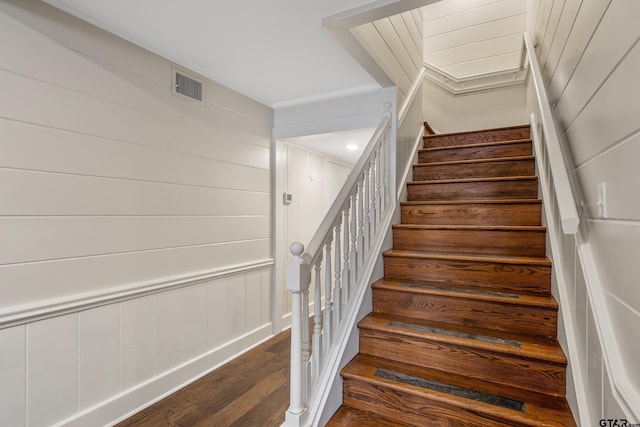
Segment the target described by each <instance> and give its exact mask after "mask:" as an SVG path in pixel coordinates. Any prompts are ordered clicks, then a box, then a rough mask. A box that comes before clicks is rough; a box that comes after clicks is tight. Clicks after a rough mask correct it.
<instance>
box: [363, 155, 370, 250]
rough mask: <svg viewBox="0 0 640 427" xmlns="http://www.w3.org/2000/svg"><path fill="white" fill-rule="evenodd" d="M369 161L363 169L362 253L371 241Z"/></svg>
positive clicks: (367, 248)
mask: <svg viewBox="0 0 640 427" xmlns="http://www.w3.org/2000/svg"><path fill="white" fill-rule="evenodd" d="M370 172H371V163H369V164H368V165H367V166H366V168H365V170H364V177H365V187H364V209H365V215H364V217H365V218H364V253H365V254H366V253H368V252H369V245H370V243H371V174H370Z"/></svg>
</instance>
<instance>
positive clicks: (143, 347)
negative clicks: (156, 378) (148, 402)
mask: <svg viewBox="0 0 640 427" xmlns="http://www.w3.org/2000/svg"><path fill="white" fill-rule="evenodd" d="M155 306H156V301H155V296H153V295H151V296H147V297H142V298H136V299H133V300H129V301H125V302H123V303H122V304H120V330H121V343H120V345H121V349H120V354H121V356H120V357H121V360H122V365H121V373H120V376H121V381H120V382H121V385H122V390H127V389H129V388H131V387H134V386H135V385H136V384H140V383H143V382H145V381H147V380H149V379H151V378H152V377H153V374H154V372H156V358H155V355H154V346H155V336H156V327H155V325H156V323H155Z"/></svg>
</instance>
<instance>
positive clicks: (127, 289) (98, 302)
mask: <svg viewBox="0 0 640 427" xmlns="http://www.w3.org/2000/svg"><path fill="white" fill-rule="evenodd" d="M273 264H274V260H273V258H266V259H261V260H257V261H252V262H248V263H243V264H234V265H230V266H225V267H222V268H216V269H213V270H207V271H199V272H196V273H191V274H185V275H181V276H172V277H168V278H163V279H159V280H150V281H146V282H140V283H134V284H130V285H126V286H120V287H116V288H111V289H106V290H101V291H97V292H90V293H86V294H76V295H71V296H68V297H63V298H58V299H52V300H46V301H42V302H37V303H33V304H27V305H22V306H16V307H11V308H8V309H5V310H2V311H0V329H4V328H8V327H11V326H18V325H23V324H26V323H30V322H35V321H38V320H43V319H47V318H50V317H54V316H60V315H63V314H68V313H73V312H77V311H81V310H87V309H89V308H93V307H99V306H103V305H108V304H113V303H117V302H122V301H126V300H130V299H134V298H139V297H143V296H146V295H151V294H155V293H159V292H166V291H169V290H172V289H178V288H183V287H186V286H191V285H195V284H198V283H201V282H206V281H209V280H212V279H216V278H220V277H224V276H229V275H232V274H237V273H242V272H248V271H252V270H257V269H261V268H265V267H269V266H272V265H273Z"/></svg>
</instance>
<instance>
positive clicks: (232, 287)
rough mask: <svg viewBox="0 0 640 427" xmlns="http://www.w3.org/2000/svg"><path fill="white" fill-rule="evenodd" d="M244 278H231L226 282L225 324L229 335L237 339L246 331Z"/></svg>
mask: <svg viewBox="0 0 640 427" xmlns="http://www.w3.org/2000/svg"><path fill="white" fill-rule="evenodd" d="M246 294H247V290H246V277H245V276H244V275H242V276H236V277H231V278H229V280H228V281H227V310H228V311H227V322H228V325H229V334H230V335H231V336H232V337H238V336H240V335H242V334H244V332H245V331H246V330H247V327H246V325H247V316H246V313H247V306H246V304H245V301H246Z"/></svg>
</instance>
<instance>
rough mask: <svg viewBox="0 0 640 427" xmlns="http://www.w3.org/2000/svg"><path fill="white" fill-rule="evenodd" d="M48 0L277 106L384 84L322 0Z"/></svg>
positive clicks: (254, 97) (177, 61) (258, 99)
mask: <svg viewBox="0 0 640 427" xmlns="http://www.w3.org/2000/svg"><path fill="white" fill-rule="evenodd" d="M44 1H46V2H47V3H49V4H51V5H52V6H55V7H57V8H60V9H62V10H64V11H66V12H68V13H70V14H72V15H75V16H77V17H79V18H81V19H83V20H85V21H88V22H90V23H92V24H94V25H96V26H98V27H101V28H103V29H105V30H107V31H109V32H111V33H114V34H116V35H118V36H120V37H122V38H124V39H126V40H129V41H131V42H133V43H135V44H137V45H139V46H142V47H144V48H146V49H148V50H150V51H152V52H155V53H157V54H159V55H161V56H163V57H165V58H168V59H170V60H172V61H174V62H176V63H178V64H181V65H183V66H185V67H187V68H190V69H192V70H193V71H196V72H198V73H200V74H202V75H204V76H206V77H208V78H210V79H212V80H215V81H217V82H219V83H222V84H224V85H225V86H228V87H230V88H232V89H234V90H236V91H238V92H240V93H242V94H244V95H247V96H249V97H250V98H253V99H255V100H257V101H259V102H262V103H263V104H266V105H269V106H274V104H275V105H277V104H278V103H283V102H287V103H291V102H296V101H302V100H304V99H306V98H313V97H318V96H327V95H330V94H340V93H345V92H348V91H352V90H360V91H362V90H371V89H375V88H378V87H379V85H378V83H377V82H376V81H375V80H374V79H373V78H372V77H371V76H370V75H369V74H368V73H367V72H366V71H365V70H364V69H363V68H362V67H361V66H360V65H359V64H358V63H357V62H356V61H355V60H354V59H353V58H352V57H351V56H350V55H349V54H348V53H347V52H346V51H345V50H344V49H343V48H342V47H341V46H340V45H339V44H338V43H337V42H336V41H335V40H334V39H333V38H332V37H331V35H330V34H329V32H328V31H327V30H326V29H325V28H323V26H322V23H321V17H322V2H321V1H319V0H270V1H265V0H236V1H226V0H225V1H219V0H188V1H186V0H109V1H105V0H44Z"/></svg>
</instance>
